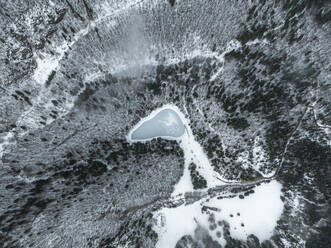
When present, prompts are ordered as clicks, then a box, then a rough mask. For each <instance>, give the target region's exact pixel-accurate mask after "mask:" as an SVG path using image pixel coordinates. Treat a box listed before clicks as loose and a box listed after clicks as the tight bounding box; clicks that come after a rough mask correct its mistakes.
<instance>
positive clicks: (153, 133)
mask: <svg viewBox="0 0 331 248" xmlns="http://www.w3.org/2000/svg"><path fill="white" fill-rule="evenodd" d="M184 133H185V127H184V124H183V122H182V120H181V118H180V117H179V116H178V114H177V113H176V112H175V111H174V110H172V109H171V108H165V109H162V110H160V111H158V112H154V113H152V114H151V115H150V117H149V118H148V119H145V120H143V121H142V122H139V123H138V125H137V126H136V127H135V128H133V130H132V131H131V132H130V134H129V139H131V140H132V141H139V140H150V139H153V138H157V137H162V138H170V139H171V138H174V139H175V138H179V137H181V136H182V135H183V134H184Z"/></svg>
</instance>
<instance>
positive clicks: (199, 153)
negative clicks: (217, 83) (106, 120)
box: [127, 104, 284, 248]
mask: <svg viewBox="0 0 331 248" xmlns="http://www.w3.org/2000/svg"><path fill="white" fill-rule="evenodd" d="M164 109H171V110H173V111H175V112H176V113H177V115H178V116H179V117H180V119H181V121H182V123H183V125H184V126H185V130H186V132H185V133H184V134H183V135H182V136H180V137H164V136H163V137H162V138H165V139H170V140H176V141H177V142H179V144H180V147H181V148H182V149H183V151H184V157H185V167H184V173H183V176H182V177H181V179H180V180H179V182H178V183H177V184H176V185H175V188H174V191H173V193H172V197H173V199H177V198H180V197H181V196H182V195H184V194H185V193H187V192H193V191H194V189H193V184H192V180H191V176H190V171H189V165H190V164H191V163H195V164H196V165H197V171H198V172H199V173H200V175H201V176H203V177H204V178H205V179H206V181H207V189H204V191H207V190H208V189H209V188H213V187H215V186H221V185H224V184H225V183H224V182H223V181H221V180H222V177H221V175H219V174H218V173H217V172H215V171H214V170H213V167H212V166H211V164H210V162H209V160H208V158H207V156H206V154H205V153H204V151H203V148H202V147H201V145H200V144H199V143H198V142H197V141H196V140H195V139H194V136H193V134H192V130H191V128H190V125H189V123H190V121H189V119H187V118H185V115H184V114H183V113H182V112H181V111H180V110H179V108H178V107H176V106H174V105H171V104H167V105H164V106H163V107H161V108H158V109H156V110H154V111H153V112H152V113H151V114H149V115H148V116H147V117H145V118H143V119H142V120H141V121H140V122H139V123H138V124H137V125H136V126H135V127H133V128H132V129H131V130H130V132H129V134H128V136H127V140H128V142H147V141H149V140H151V139H153V138H149V139H143V140H132V138H131V135H132V133H133V132H134V131H135V130H136V129H137V128H139V127H140V126H141V125H142V124H143V123H144V122H145V121H148V120H151V119H153V118H154V117H155V116H156V115H157V114H158V113H159V112H160V111H162V110H164ZM154 138H157V137H154ZM219 179H221V180H219ZM280 196H281V185H280V183H278V182H277V181H271V182H270V183H263V184H262V185H260V186H258V187H256V188H254V193H251V194H250V195H248V196H246V197H244V198H243V196H241V198H240V197H239V196H236V197H234V198H223V199H218V198H217V197H213V198H210V197H207V198H203V199H201V200H198V201H196V202H194V203H191V204H188V205H185V204H182V205H180V206H178V207H176V208H166V207H165V208H162V209H160V210H159V211H157V212H156V213H154V217H155V219H156V220H157V223H156V224H155V226H154V230H155V231H156V232H157V234H158V236H159V240H158V243H157V247H158V248H169V247H175V245H176V243H177V242H178V240H179V239H180V238H181V237H183V236H184V235H192V236H194V233H195V230H196V228H197V227H198V226H200V227H203V228H204V229H206V230H209V235H210V236H211V237H212V238H213V239H214V240H215V241H217V242H219V243H220V244H222V245H224V244H225V243H226V240H225V239H224V234H223V232H224V230H223V226H224V225H226V224H224V221H225V222H226V223H228V224H229V231H230V235H231V236H232V237H233V238H235V239H240V240H245V239H246V238H247V236H248V235H250V234H254V235H255V236H256V237H258V238H259V240H260V241H263V240H266V239H269V238H270V237H271V236H272V233H273V230H274V228H275V226H276V224H277V220H278V219H279V217H280V215H281V213H282V211H283V207H284V206H283V203H282V201H281V199H280ZM242 198H243V199H242ZM206 207H207V209H209V210H207V211H206ZM210 209H212V210H210ZM211 215H213V216H214V217H213V219H214V220H213V222H211V221H210V216H211ZM212 225H213V226H214V227H213V228H210V226H212Z"/></svg>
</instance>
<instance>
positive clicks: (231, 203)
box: [154, 181, 284, 248]
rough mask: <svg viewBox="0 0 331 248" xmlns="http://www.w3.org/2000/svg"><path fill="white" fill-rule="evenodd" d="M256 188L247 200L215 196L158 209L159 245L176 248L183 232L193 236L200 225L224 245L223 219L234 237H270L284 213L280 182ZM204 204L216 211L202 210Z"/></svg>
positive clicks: (156, 214) (262, 238)
mask: <svg viewBox="0 0 331 248" xmlns="http://www.w3.org/2000/svg"><path fill="white" fill-rule="evenodd" d="M254 191H255V192H254V193H252V194H250V195H249V196H246V197H245V198H244V199H240V198H239V196H237V197H234V198H225V199H217V197H214V198H207V199H202V200H199V201H197V202H194V203H193V204H190V205H184V204H183V205H181V206H179V207H177V208H163V209H161V210H159V211H158V212H156V213H155V215H154V216H155V218H156V220H157V223H156V225H155V226H154V230H155V231H156V232H157V234H158V235H159V240H158V243H157V246H156V247H157V248H169V247H175V245H176V243H177V242H178V240H179V239H180V238H181V237H183V236H184V235H192V236H194V233H195V230H196V228H197V227H198V226H200V227H202V228H204V229H206V230H208V232H209V235H210V236H211V237H212V238H213V240H214V241H217V242H219V243H220V244H221V245H225V243H226V241H225V239H224V233H223V232H224V231H223V226H224V222H223V221H226V222H227V223H228V224H229V231H230V235H231V237H233V238H235V239H239V240H246V239H247V237H248V236H249V235H251V234H253V235H255V236H256V237H257V238H259V240H260V241H263V240H267V239H269V238H270V237H271V236H272V234H273V230H274V228H275V227H276V225H277V220H278V219H279V217H280V216H281V214H282V212H283V207H284V206H283V202H282V201H281V199H280V196H281V185H280V183H278V182H276V181H272V182H270V183H263V184H262V185H260V186H258V187H256V188H254ZM204 206H206V207H208V209H213V210H207V211H203V207H204ZM212 215H213V218H212V220H211V218H210V216H212Z"/></svg>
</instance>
